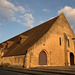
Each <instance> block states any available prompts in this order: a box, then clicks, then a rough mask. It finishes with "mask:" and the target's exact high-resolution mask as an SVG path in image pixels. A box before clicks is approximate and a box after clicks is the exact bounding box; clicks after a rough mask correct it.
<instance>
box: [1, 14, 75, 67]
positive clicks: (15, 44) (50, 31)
mask: <svg viewBox="0 0 75 75" xmlns="http://www.w3.org/2000/svg"><path fill="white" fill-rule="evenodd" d="M74 39H75V34H74V32H73V30H72V28H71V27H70V25H69V23H68V21H67V20H66V18H65V16H64V14H63V13H61V14H60V15H59V16H57V17H55V18H53V19H51V20H49V21H47V22H45V23H43V24H40V25H38V26H36V27H34V28H32V29H30V30H28V31H26V32H24V33H21V34H19V35H17V36H15V37H13V38H11V39H9V40H6V41H4V42H3V43H1V44H0V63H1V64H6V63H8V64H9V66H12V67H14V66H17V67H25V68H30V67H41V66H46V67H47V66H71V65H74V64H75V42H74Z"/></svg>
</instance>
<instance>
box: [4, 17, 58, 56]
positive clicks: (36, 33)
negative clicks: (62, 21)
mask: <svg viewBox="0 0 75 75" xmlns="http://www.w3.org/2000/svg"><path fill="white" fill-rule="evenodd" d="M57 18H58V17H55V18H53V19H51V20H49V21H47V22H45V23H43V24H40V25H38V26H36V27H34V28H32V29H30V30H28V31H26V32H24V33H22V34H19V35H17V36H15V37H13V38H11V39H9V40H7V41H14V43H13V45H12V46H11V47H10V48H8V51H7V53H6V54H5V55H4V57H8V56H17V55H25V54H26V51H27V50H28V48H29V47H31V46H32V45H33V44H34V43H36V42H37V41H38V40H39V39H40V38H41V37H42V36H43V35H44V34H45V33H46V32H47V31H48V30H49V29H50V28H51V26H52V25H53V23H54V22H55V21H56V20H57ZM20 35H24V36H27V37H28V38H26V40H25V42H24V43H22V44H19V43H17V41H19V37H20ZM5 42H6V41H5Z"/></svg>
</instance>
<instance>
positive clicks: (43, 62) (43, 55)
mask: <svg viewBox="0 0 75 75" xmlns="http://www.w3.org/2000/svg"><path fill="white" fill-rule="evenodd" d="M39 65H47V55H46V53H45V52H44V51H41V52H40V54H39Z"/></svg>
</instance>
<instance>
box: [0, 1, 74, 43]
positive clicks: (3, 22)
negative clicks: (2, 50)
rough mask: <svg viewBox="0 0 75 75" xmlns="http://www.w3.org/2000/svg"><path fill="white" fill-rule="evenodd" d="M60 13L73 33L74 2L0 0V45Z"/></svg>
mask: <svg viewBox="0 0 75 75" xmlns="http://www.w3.org/2000/svg"><path fill="white" fill-rule="evenodd" d="M61 12H64V14H65V16H66V18H67V20H68V21H69V23H70V25H71V27H72V29H73V31H74V29H75V0H0V43H1V42H3V41H5V40H7V39H9V38H11V37H14V36H16V35H18V34H20V33H22V32H24V31H26V30H28V29H30V28H32V27H35V26H37V25H39V24H41V23H43V22H45V21H47V20H49V19H51V18H53V17H56V16H58V15H59V14H60V13H61ZM74 32H75V31H74Z"/></svg>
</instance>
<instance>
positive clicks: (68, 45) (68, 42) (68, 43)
mask: <svg viewBox="0 0 75 75" xmlns="http://www.w3.org/2000/svg"><path fill="white" fill-rule="evenodd" d="M68 47H70V43H69V39H68Z"/></svg>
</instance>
